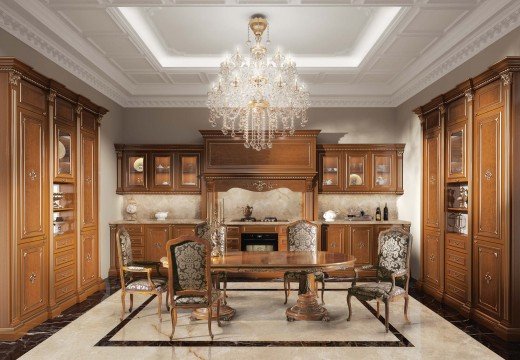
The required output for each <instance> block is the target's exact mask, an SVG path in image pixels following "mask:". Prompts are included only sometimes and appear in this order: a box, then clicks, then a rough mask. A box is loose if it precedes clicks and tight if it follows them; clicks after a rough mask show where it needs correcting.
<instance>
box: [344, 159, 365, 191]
mask: <svg viewBox="0 0 520 360" xmlns="http://www.w3.org/2000/svg"><path fill="white" fill-rule="evenodd" d="M368 161H369V156H368V153H366V152H365V153H363V152H348V153H347V154H346V168H347V172H346V179H345V180H346V189H347V190H350V191H367V190H369V189H370V185H369V182H368V181H367V179H368V178H369V175H368V171H369V166H368Z"/></svg>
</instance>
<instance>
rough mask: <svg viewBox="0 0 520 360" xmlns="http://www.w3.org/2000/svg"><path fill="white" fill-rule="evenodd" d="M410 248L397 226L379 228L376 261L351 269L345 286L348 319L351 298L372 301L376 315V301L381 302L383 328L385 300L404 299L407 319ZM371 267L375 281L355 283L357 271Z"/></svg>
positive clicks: (407, 235) (409, 238)
mask: <svg viewBox="0 0 520 360" xmlns="http://www.w3.org/2000/svg"><path fill="white" fill-rule="evenodd" d="M411 250H412V235H411V234H410V233H409V232H407V231H405V230H403V229H402V228H400V227H393V228H391V229H389V230H386V231H383V232H381V233H380V234H379V238H378V251H377V252H378V257H377V264H376V265H375V266H373V265H366V266H362V267H359V268H355V269H354V271H355V274H356V276H355V278H354V281H353V282H352V286H351V287H350V288H349V289H348V295H347V304H348V318H347V321H350V318H351V316H352V306H351V300H350V299H351V297H352V296H355V297H356V298H357V299H358V300H360V301H370V300H376V302H377V317H378V318H379V303H380V302H383V303H384V304H385V329H386V332H388V327H389V303H390V302H391V301H395V300H397V299H399V298H401V297H402V298H404V318H405V320H406V322H407V323H410V320H409V319H408V300H409V295H408V286H409V282H410V254H411ZM369 269H375V270H376V271H377V273H376V274H377V282H368V283H362V284H357V281H358V280H360V277H359V272H360V271H362V270H369Z"/></svg>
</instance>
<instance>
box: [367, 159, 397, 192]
mask: <svg viewBox="0 0 520 360" xmlns="http://www.w3.org/2000/svg"><path fill="white" fill-rule="evenodd" d="M394 166H395V154H387V153H379V154H378V153H374V154H372V182H373V183H372V188H373V189H375V190H392V189H395V187H396V184H395V172H394Z"/></svg>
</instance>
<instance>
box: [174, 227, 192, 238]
mask: <svg viewBox="0 0 520 360" xmlns="http://www.w3.org/2000/svg"><path fill="white" fill-rule="evenodd" d="M193 234H195V226H193V225H188V226H180V225H176V226H174V228H173V237H174V238H177V237H179V236H183V235H193Z"/></svg>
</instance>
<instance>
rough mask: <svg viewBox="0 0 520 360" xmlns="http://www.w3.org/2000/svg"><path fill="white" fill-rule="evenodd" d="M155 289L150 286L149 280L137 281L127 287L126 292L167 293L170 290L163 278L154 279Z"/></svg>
mask: <svg viewBox="0 0 520 360" xmlns="http://www.w3.org/2000/svg"><path fill="white" fill-rule="evenodd" d="M152 282H153V285H154V287H153V288H152V287H151V286H150V283H149V282H148V279H137V280H134V281H132V282H131V283H129V284H127V285H126V290H133V291H159V292H163V291H166V289H167V288H168V286H167V284H166V282H167V280H166V279H163V278H152Z"/></svg>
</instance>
